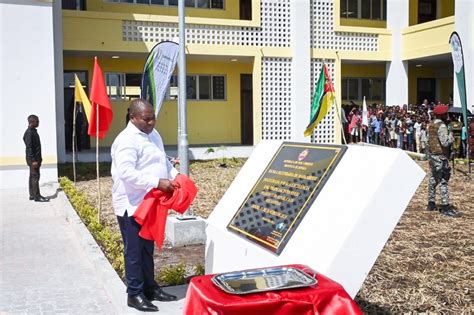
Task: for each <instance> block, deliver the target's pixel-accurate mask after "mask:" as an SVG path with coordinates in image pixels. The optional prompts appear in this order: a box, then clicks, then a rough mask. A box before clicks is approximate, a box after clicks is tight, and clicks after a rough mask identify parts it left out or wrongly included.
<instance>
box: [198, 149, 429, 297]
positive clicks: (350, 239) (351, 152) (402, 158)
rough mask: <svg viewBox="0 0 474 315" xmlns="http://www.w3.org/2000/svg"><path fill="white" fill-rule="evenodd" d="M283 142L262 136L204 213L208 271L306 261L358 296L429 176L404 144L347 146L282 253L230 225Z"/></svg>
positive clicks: (302, 262) (304, 262) (352, 294)
mask: <svg viewBox="0 0 474 315" xmlns="http://www.w3.org/2000/svg"><path fill="white" fill-rule="evenodd" d="M280 144H281V141H261V142H260V143H259V145H258V146H257V147H256V148H255V149H254V151H253V153H252V155H251V156H250V158H249V159H248V161H247V163H245V165H244V166H243V167H242V169H241V171H240V172H239V174H238V175H237V177H236V178H235V180H234V181H233V182H232V184H231V186H230V187H229V189H228V190H227V191H226V193H225V194H224V196H223V197H222V199H221V200H220V201H219V203H218V204H217V206H216V208H215V209H214V211H213V212H212V213H211V215H210V216H209V218H208V219H207V224H208V225H207V228H206V233H207V243H206V273H207V274H209V273H220V272H228V271H233V270H242V269H249V268H259V267H268V266H275V265H284V264H305V265H308V266H310V267H311V268H313V269H314V270H316V271H319V272H321V273H322V274H324V275H326V276H328V277H330V278H331V279H333V280H335V281H337V282H339V283H340V284H341V285H343V286H344V288H345V289H346V291H347V292H348V293H349V294H350V295H351V296H352V297H354V296H355V295H356V294H357V292H358V291H359V289H360V287H361V285H362V283H363V282H364V280H365V278H366V276H367V274H368V273H369V272H370V269H371V268H372V266H373V264H374V262H375V261H376V259H377V257H378V255H379V253H380V251H381V250H382V248H383V246H384V245H385V243H386V242H387V240H388V238H389V236H390V234H391V233H392V230H393V229H394V227H395V226H396V224H397V223H398V220H399V219H400V217H401V215H402V214H403V212H404V211H405V208H406V207H407V205H408V203H409V202H410V199H411V197H412V196H413V194H414V193H415V191H416V189H417V188H418V186H419V184H420V183H421V181H422V180H423V177H424V176H425V173H424V171H423V170H422V169H421V168H420V167H419V166H418V165H417V164H416V163H415V162H414V161H413V160H412V159H411V158H410V157H409V156H408V155H407V154H406V153H405V152H404V151H402V150H399V149H390V148H385V147H362V146H354V145H350V146H348V148H347V151H346V152H345V154H344V156H343V157H342V159H341V161H340V162H339V164H338V165H337V167H336V168H335V170H334V172H333V173H332V174H331V176H330V177H329V179H328V181H327V182H326V184H325V185H324V187H323V188H322V190H321V191H320V193H319V195H318V196H317V198H316V199H315V201H314V202H313V204H312V205H311V206H310V208H309V209H308V211H307V213H306V215H305V217H304V218H303V220H302V221H301V223H300V224H299V226H298V227H297V228H296V230H295V232H294V234H293V235H292V237H291V239H290V240H289V242H288V243H287V245H286V247H285V248H284V249H283V251H282V252H281V254H280V255H276V254H274V253H273V252H270V251H268V250H266V249H264V248H263V247H260V246H258V245H256V244H255V243H252V242H250V241H248V240H247V239H245V238H243V237H241V236H239V235H237V234H234V233H231V232H229V231H228V230H227V225H228V224H229V222H230V221H231V220H232V218H233V216H234V215H235V213H236V211H237V210H238V208H239V206H240V205H241V204H242V202H243V201H244V199H245V198H246V196H247V195H248V193H249V191H250V190H251V189H252V187H253V186H254V184H255V182H256V181H257V180H258V178H259V176H260V175H261V174H262V172H263V171H264V169H265V168H266V166H267V165H268V163H269V162H270V161H271V159H272V157H273V155H274V153H275V152H276V151H277V150H278V148H279V147H280Z"/></svg>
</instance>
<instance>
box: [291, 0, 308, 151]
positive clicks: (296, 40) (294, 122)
mask: <svg viewBox="0 0 474 315" xmlns="http://www.w3.org/2000/svg"><path fill="white" fill-rule="evenodd" d="M290 9H291V48H292V51H293V56H292V62H291V140H292V141H301V142H309V141H310V137H304V130H305V128H306V126H307V125H308V123H309V113H310V105H311V104H310V102H311V95H310V93H311V90H310V84H311V55H310V53H311V47H310V27H311V24H310V0H298V1H291V5H290Z"/></svg>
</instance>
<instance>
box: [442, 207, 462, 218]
mask: <svg viewBox="0 0 474 315" xmlns="http://www.w3.org/2000/svg"><path fill="white" fill-rule="evenodd" d="M439 212H440V213H441V214H444V215H447V216H448V217H452V218H457V217H460V216H461V215H460V214H459V212H456V211H454V210H453V209H452V208H451V207H450V206H449V205H442V206H441V208H440V209H439Z"/></svg>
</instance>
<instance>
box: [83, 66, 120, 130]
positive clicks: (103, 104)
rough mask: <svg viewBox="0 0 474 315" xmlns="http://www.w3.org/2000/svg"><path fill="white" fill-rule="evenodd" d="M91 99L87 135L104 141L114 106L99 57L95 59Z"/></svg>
mask: <svg viewBox="0 0 474 315" xmlns="http://www.w3.org/2000/svg"><path fill="white" fill-rule="evenodd" d="M90 99H91V103H92V108H91V121H90V122H89V130H88V132H87V133H88V134H89V135H90V136H93V137H97V135H98V136H99V139H103V138H104V137H105V133H106V132H107V130H109V127H110V124H111V123H112V118H113V116H114V114H113V112H112V106H110V100H109V97H108V96H107V88H106V87H105V82H104V75H103V74H102V70H101V69H100V66H99V62H98V61H97V57H95V58H94V72H93V74H92V85H91V93H90ZM97 105H99V106H97ZM97 108H98V109H99V132H97V116H96V115H97Z"/></svg>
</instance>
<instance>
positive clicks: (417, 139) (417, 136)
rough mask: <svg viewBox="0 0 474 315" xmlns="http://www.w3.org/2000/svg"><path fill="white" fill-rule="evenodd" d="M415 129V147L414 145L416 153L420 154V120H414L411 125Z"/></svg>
mask: <svg viewBox="0 0 474 315" xmlns="http://www.w3.org/2000/svg"><path fill="white" fill-rule="evenodd" d="M413 128H415V145H416V152H417V153H420V152H421V151H420V150H421V138H420V137H421V119H420V117H418V118H417V119H416V122H415V124H414V125H413Z"/></svg>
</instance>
